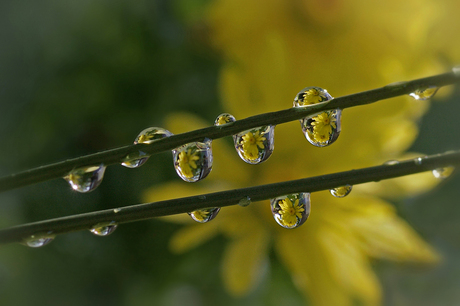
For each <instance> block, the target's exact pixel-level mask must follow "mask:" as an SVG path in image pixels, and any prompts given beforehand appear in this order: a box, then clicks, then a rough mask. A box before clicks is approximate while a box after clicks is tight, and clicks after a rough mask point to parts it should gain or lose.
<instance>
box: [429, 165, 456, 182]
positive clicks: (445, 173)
mask: <svg viewBox="0 0 460 306" xmlns="http://www.w3.org/2000/svg"><path fill="white" fill-rule="evenodd" d="M454 169H455V168H454V167H444V168H437V169H434V170H433V175H434V177H435V178H437V179H445V178H448V177H449V176H450V175H451V174H452V172H454Z"/></svg>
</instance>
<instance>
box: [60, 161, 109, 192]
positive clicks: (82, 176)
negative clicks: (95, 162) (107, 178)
mask: <svg viewBox="0 0 460 306" xmlns="http://www.w3.org/2000/svg"><path fill="white" fill-rule="evenodd" d="M105 168H106V167H105V166H104V165H103V164H100V165H99V166H91V167H82V168H78V169H74V170H72V171H70V173H69V174H67V175H66V176H64V179H65V180H66V181H67V182H68V183H69V184H70V186H71V187H72V189H73V190H76V191H78V192H90V191H93V190H94V189H96V188H97V186H99V184H100V183H101V182H102V179H103V178H104V172H105Z"/></svg>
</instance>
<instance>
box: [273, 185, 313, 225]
mask: <svg viewBox="0 0 460 306" xmlns="http://www.w3.org/2000/svg"><path fill="white" fill-rule="evenodd" d="M270 203H271V210H272V214H273V217H274V218H275V221H276V222H277V223H278V224H279V225H281V226H282V227H284V228H296V227H299V226H300V225H302V224H303V223H304V222H305V221H306V220H307V218H308V216H310V194H309V193H297V194H290V195H286V196H282V197H278V198H275V199H272V200H271V201H270Z"/></svg>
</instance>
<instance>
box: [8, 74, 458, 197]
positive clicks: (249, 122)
mask: <svg viewBox="0 0 460 306" xmlns="http://www.w3.org/2000/svg"><path fill="white" fill-rule="evenodd" d="M459 80H460V75H459V74H456V73H453V72H449V73H444V74H439V75H434V76H430V77H426V78H422V79H416V80H412V81H407V82H399V83H393V84H390V85H387V86H384V87H381V88H377V89H372V90H368V91H364V92H360V93H355V94H351V95H348V96H343V97H339V98H335V99H333V100H330V101H328V102H324V103H318V104H315V105H310V106H307V107H303V108H289V109H285V110H281V111H277V112H271V113H265V114H260V115H256V116H252V117H248V118H246V119H242V120H237V121H235V122H233V123H229V124H226V125H221V126H211V127H207V128H204V129H199V130H195V131H191V132H187V133H182V134H177V135H173V136H171V137H168V138H163V139H161V140H158V141H155V142H153V143H151V144H138V145H128V146H124V147H120V148H116V149H111V150H106V151H102V152H99V153H95V154H90V155H86V156H81V157H78V158H74V159H68V160H65V161H61V162H58V163H54V164H49V165H45V166H41V167H37V168H33V169H29V170H26V171H23V172H19V173H15V174H11V175H9V176H5V177H2V178H0V192H1V191H6V190H11V189H15V188H19V187H23V186H27V185H30V184H35V183H39V182H42V181H46V180H50V179H55V178H61V177H63V176H65V175H67V174H68V173H69V172H70V171H71V170H73V169H75V168H80V167H85V166H94V165H99V164H104V165H111V164H120V163H121V162H122V161H123V158H125V157H126V156H127V155H128V154H130V153H135V152H139V151H142V152H145V153H147V154H148V155H153V154H156V153H159V152H163V151H168V150H173V149H174V148H177V147H179V146H181V145H184V144H187V143H190V142H195V141H203V140H204V139H205V138H209V139H217V138H222V137H225V136H230V135H234V134H237V133H239V132H242V131H245V130H248V129H251V128H255V127H259V126H264V125H277V124H281V123H286V122H290V121H294V120H298V119H301V118H304V117H307V116H311V115H313V114H315V113H318V112H322V111H326V110H332V109H337V108H340V109H344V108H349V107H354V106H359V105H365V104H370V103H374V102H376V101H379V100H383V99H388V98H393V97H396V96H401V95H406V94H409V93H411V92H414V91H415V90H417V89H420V88H425V87H428V86H436V87H442V86H446V85H451V84H455V83H457V82H458V81H459Z"/></svg>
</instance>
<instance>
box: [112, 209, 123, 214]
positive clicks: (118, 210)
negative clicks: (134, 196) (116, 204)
mask: <svg viewBox="0 0 460 306" xmlns="http://www.w3.org/2000/svg"><path fill="white" fill-rule="evenodd" d="M120 211H121V208H115V209H114V210H113V212H114V213H115V214H117V213H119V212H120Z"/></svg>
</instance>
